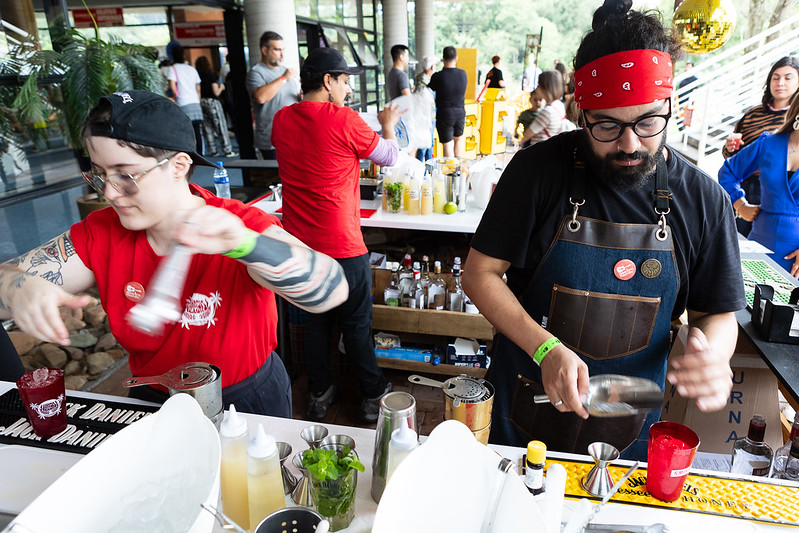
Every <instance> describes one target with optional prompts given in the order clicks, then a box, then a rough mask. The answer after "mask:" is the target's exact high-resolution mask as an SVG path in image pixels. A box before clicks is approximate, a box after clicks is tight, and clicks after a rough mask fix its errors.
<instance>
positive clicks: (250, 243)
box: [225, 229, 260, 259]
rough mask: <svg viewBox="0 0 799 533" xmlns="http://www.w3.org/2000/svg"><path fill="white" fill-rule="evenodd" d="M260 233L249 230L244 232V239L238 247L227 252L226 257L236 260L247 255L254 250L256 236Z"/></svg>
mask: <svg viewBox="0 0 799 533" xmlns="http://www.w3.org/2000/svg"><path fill="white" fill-rule="evenodd" d="M259 235H260V233H258V232H255V231H253V230H251V229H247V230H245V232H244V238H242V239H241V242H240V243H239V245H238V246H236V247H235V248H233V249H232V250H231V251H229V252H227V253H226V254H225V255H226V256H228V257H232V258H233V259H238V258H239V257H244V256H245V255H249V254H250V252H252V251H253V250H254V249H255V243H256V242H257V241H258V236H259Z"/></svg>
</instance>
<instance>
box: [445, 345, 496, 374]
mask: <svg viewBox="0 0 799 533" xmlns="http://www.w3.org/2000/svg"><path fill="white" fill-rule="evenodd" d="M458 340H460V341H463V340H465V339H458ZM456 343H457V341H456ZM456 343H450V344H449V345H448V346H447V363H449V364H450V365H455V366H471V367H475V368H488V361H489V360H488V357H486V345H485V344H478V343H477V341H471V344H472V346H473V349H471V350H459V349H458V348H459V347H460V346H461V344H457V346H456Z"/></svg>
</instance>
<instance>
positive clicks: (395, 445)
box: [386, 424, 419, 483]
mask: <svg viewBox="0 0 799 533" xmlns="http://www.w3.org/2000/svg"><path fill="white" fill-rule="evenodd" d="M417 446H419V436H418V435H417V434H416V432H415V431H414V430H412V429H411V428H410V427H408V425H407V424H403V425H402V426H401V427H400V428H399V429H395V430H394V431H392V432H391V440H390V441H389V443H388V469H387V470H386V482H387V483H388V480H389V479H391V476H392V475H393V474H394V470H396V468H397V466H399V464H400V463H401V462H402V461H403V460H404V459H405V458H406V457H407V456H408V454H409V453H411V452H412V451H413V450H414V449H416V447H417Z"/></svg>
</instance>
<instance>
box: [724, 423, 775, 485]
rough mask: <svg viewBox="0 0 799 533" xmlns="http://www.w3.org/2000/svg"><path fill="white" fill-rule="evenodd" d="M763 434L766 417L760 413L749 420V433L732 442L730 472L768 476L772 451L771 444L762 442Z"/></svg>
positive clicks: (772, 455) (764, 432)
mask: <svg viewBox="0 0 799 533" xmlns="http://www.w3.org/2000/svg"><path fill="white" fill-rule="evenodd" d="M765 434H766V419H765V418H764V417H763V416H762V415H754V416H753V417H752V420H751V421H750V422H749V433H748V434H747V435H746V437H744V438H743V439H738V440H736V441H735V444H733V447H732V465H731V466H730V472H732V473H733V474H748V475H750V476H768V473H769V470H770V469H771V459H772V457H774V452H773V451H772V450H771V446H769V445H768V444H766V443H765V442H763V437H764V436H765Z"/></svg>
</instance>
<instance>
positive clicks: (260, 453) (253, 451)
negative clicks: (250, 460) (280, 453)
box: [247, 424, 277, 459]
mask: <svg viewBox="0 0 799 533" xmlns="http://www.w3.org/2000/svg"><path fill="white" fill-rule="evenodd" d="M276 453H277V442H276V441H275V438H274V437H273V436H272V435H267V434H266V432H265V431H264V426H262V425H260V424H259V425H258V431H257V432H256V433H255V437H254V438H253V439H252V440H251V441H250V443H249V444H247V455H249V456H250V457H255V458H256V459H265V458H267V457H269V456H271V455H274V454H276Z"/></svg>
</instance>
